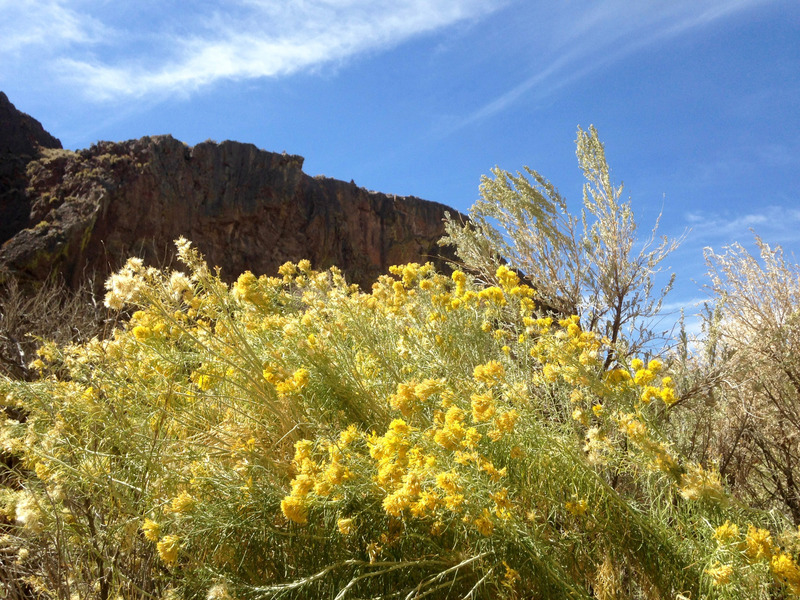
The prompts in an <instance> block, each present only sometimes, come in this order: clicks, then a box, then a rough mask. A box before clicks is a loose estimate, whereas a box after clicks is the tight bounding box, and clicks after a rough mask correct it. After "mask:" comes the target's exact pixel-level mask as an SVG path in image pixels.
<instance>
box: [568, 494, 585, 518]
mask: <svg viewBox="0 0 800 600" xmlns="http://www.w3.org/2000/svg"><path fill="white" fill-rule="evenodd" d="M565 506H566V509H567V512H568V513H569V514H571V515H574V516H576V517H580V516H581V515H583V514H584V513H586V511H587V509H588V508H589V504H588V502H586V500H584V499H582V498H581V499H577V498H574V499H573V500H571V501H569V502H567V504H566V505H565Z"/></svg>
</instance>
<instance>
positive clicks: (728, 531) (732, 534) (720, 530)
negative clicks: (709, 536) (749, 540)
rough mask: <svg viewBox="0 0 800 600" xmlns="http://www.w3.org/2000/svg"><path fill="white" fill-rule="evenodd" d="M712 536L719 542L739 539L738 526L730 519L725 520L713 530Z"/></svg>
mask: <svg viewBox="0 0 800 600" xmlns="http://www.w3.org/2000/svg"><path fill="white" fill-rule="evenodd" d="M714 537H715V538H716V539H717V540H718V541H719V542H721V543H723V544H724V543H726V542H730V541H731V540H737V539H739V526H738V525H736V524H735V523H731V522H730V521H725V522H724V523H723V524H722V525H720V526H719V527H717V528H716V529H715V530H714Z"/></svg>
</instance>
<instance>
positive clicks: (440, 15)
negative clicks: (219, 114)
mask: <svg viewBox="0 0 800 600" xmlns="http://www.w3.org/2000/svg"><path fill="white" fill-rule="evenodd" d="M503 4H505V1H504V0H436V1H432V0H393V1H388V0H336V1H334V0H295V1H292V2H287V1H285V0H239V1H237V2H230V3H225V4H222V3H218V2H202V1H201V2H195V3H191V4H186V3H183V2H175V1H169V0H167V1H166V2H165V1H162V2H158V3H155V2H149V1H146V0H145V1H144V2H141V3H137V8H136V9H134V8H132V7H131V6H127V7H126V6H120V5H118V4H117V3H89V2H86V1H81V0H72V1H68V0H46V1H43V2H25V3H20V2H16V1H15V0H0V9H2V12H3V13H4V14H5V15H6V19H5V24H4V25H0V62H5V61H3V60H2V59H3V58H9V57H11V56H12V55H16V56H18V57H19V56H25V55H28V56H30V55H36V56H37V59H38V61H39V62H38V64H43V61H42V56H43V55H45V54H47V53H49V54H50V55H51V59H50V61H47V62H46V64H47V65H48V69H49V70H50V73H49V76H51V77H57V78H58V79H60V80H62V81H64V82H67V83H69V84H72V85H74V86H76V87H78V88H79V89H81V90H82V91H83V92H84V93H85V95H86V96H87V97H88V98H91V99H95V100H114V99H123V98H131V97H145V96H152V95H154V94H155V95H167V94H173V93H187V92H192V91H196V90H198V89H200V88H203V87H205V86H208V85H211V84H213V83H215V82H218V81H223V80H244V79H253V78H262V77H276V76H281V75H287V74H291V73H295V72H298V71H302V70H313V69H317V68H319V67H321V66H323V65H331V64H336V63H339V62H342V61H345V60H347V59H348V58H351V57H353V56H357V55H360V54H364V53H368V52H377V51H381V50H384V49H387V48H391V47H394V46H396V45H399V44H401V43H403V42H404V41H406V40H408V39H411V38H413V37H416V36H419V35H424V34H426V33H430V32H433V31H436V30H438V29H441V28H444V27H447V26H450V25H453V24H455V23H458V22H461V21H465V20H471V19H477V18H480V17H482V16H484V15H486V14H488V13H490V12H492V11H494V10H496V9H497V8H499V7H500V6H502V5H503ZM9 15H10V17H9Z"/></svg>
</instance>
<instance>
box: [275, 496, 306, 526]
mask: <svg viewBox="0 0 800 600" xmlns="http://www.w3.org/2000/svg"><path fill="white" fill-rule="evenodd" d="M281 512H282V513H283V515H284V516H285V517H286V518H287V519H289V520H290V521H294V522H295V523H297V524H299V525H305V524H306V523H307V522H308V507H307V506H306V501H305V498H302V497H298V496H294V495H289V496H286V497H285V498H284V499H283V500H281Z"/></svg>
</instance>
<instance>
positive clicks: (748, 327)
mask: <svg viewBox="0 0 800 600" xmlns="http://www.w3.org/2000/svg"><path fill="white" fill-rule="evenodd" d="M755 243H756V246H757V247H758V251H759V253H758V256H754V255H753V254H751V253H750V252H749V251H748V250H747V249H746V248H744V247H743V246H742V245H740V244H738V243H736V244H732V245H731V246H728V247H727V248H725V251H724V252H723V253H722V254H716V253H715V252H714V251H713V250H711V249H710V248H709V249H706V261H707V264H708V269H709V276H710V278H711V284H710V288H711V290H712V291H713V293H714V294H715V295H716V296H717V298H718V299H719V301H720V304H719V309H718V311H717V312H716V314H715V316H714V318H713V319H711V320H709V321H708V327H709V330H710V332H711V333H712V336H711V337H710V340H709V344H713V346H712V347H711V348H710V353H709V356H710V357H711V358H713V360H714V361H716V375H715V377H716V381H717V385H716V387H715V389H714V393H713V394H712V395H710V398H711V402H713V404H714V406H715V409H716V410H717V411H719V412H720V413H721V415H720V418H719V420H718V421H717V423H718V425H719V426H720V427H719V428H718V429H717V430H716V432H715V435H714V437H713V439H712V440H711V442H712V445H713V447H714V450H715V452H716V453H717V454H718V455H719V456H720V470H721V471H722V473H723V474H724V475H725V476H726V477H727V478H728V479H729V481H730V482H731V484H732V486H733V487H734V489H735V490H737V491H738V493H739V494H740V495H741V496H742V497H744V498H746V499H747V500H748V501H750V502H753V503H755V504H756V505H758V506H762V507H765V508H778V509H780V510H783V511H786V512H788V514H790V515H791V518H792V520H793V521H794V523H795V525H800V360H798V353H800V266H799V265H797V264H795V263H792V262H789V261H787V260H786V259H785V258H784V255H783V252H782V250H781V248H780V247H775V248H772V247H770V246H769V245H768V244H767V243H766V242H764V241H763V240H761V238H758V237H756V240H755Z"/></svg>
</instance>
